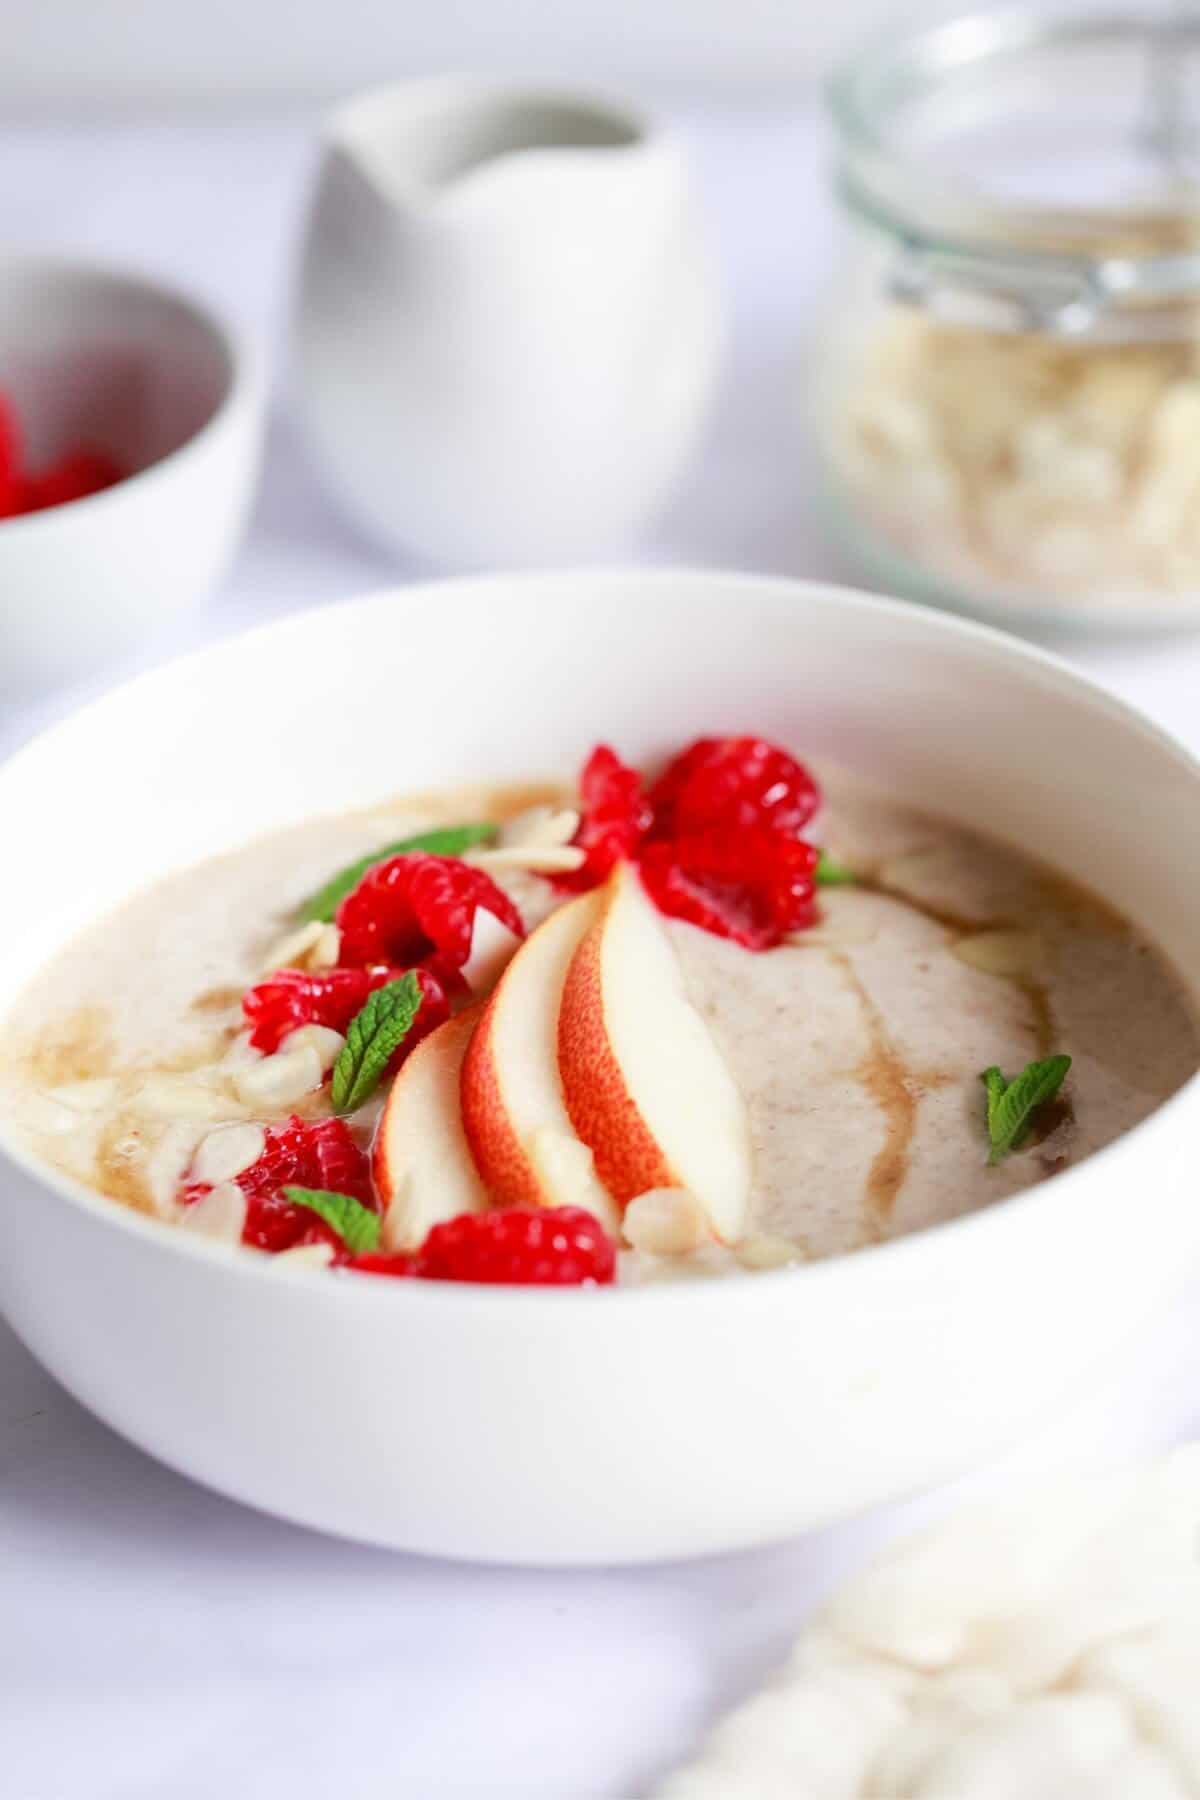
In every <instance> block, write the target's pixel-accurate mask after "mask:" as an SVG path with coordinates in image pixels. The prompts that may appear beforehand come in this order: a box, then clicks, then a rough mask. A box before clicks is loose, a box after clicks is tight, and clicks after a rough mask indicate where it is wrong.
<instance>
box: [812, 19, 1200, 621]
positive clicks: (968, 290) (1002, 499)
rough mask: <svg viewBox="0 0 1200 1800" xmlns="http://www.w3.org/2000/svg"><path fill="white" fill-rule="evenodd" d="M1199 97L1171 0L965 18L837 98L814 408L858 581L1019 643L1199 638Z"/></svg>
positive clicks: (855, 66) (867, 60) (893, 53)
mask: <svg viewBox="0 0 1200 1800" xmlns="http://www.w3.org/2000/svg"><path fill="white" fill-rule="evenodd" d="M1193 81H1195V87H1193ZM1193 92H1195V93H1196V94H1197V95H1200V8H1197V10H1196V11H1191V10H1190V9H1189V6H1188V0H1178V4H1177V5H1176V6H1175V8H1174V10H1172V9H1171V7H1170V4H1169V0H1165V3H1164V6H1163V7H1160V8H1159V9H1157V10H1156V11H1154V12H1149V11H1148V12H1146V13H1145V14H1138V13H1136V12H1133V11H1130V12H1127V13H1125V14H1111V13H1106V14H1103V15H1100V14H1099V13H1094V12H1087V11H1082V12H1081V11H1080V9H1079V8H1078V7H1074V8H1070V9H1069V10H1068V9H1066V8H1064V7H1050V6H1043V7H1041V8H1040V9H1037V10H1021V11H1012V10H1005V11H998V12H993V13H988V14H977V15H974V16H971V17H959V18H956V19H951V20H949V21H947V22H943V23H940V24H937V25H933V26H929V27H927V28H925V29H923V30H921V31H917V32H913V33H911V34H910V35H908V36H905V37H900V38H895V37H894V38H892V39H891V40H890V41H889V42H887V43H881V44H880V45H879V46H878V47H877V48H875V49H873V50H871V51H869V52H867V53H866V54H863V55H860V56H859V57H858V58H856V59H855V60H854V62H853V63H851V64H849V65H848V66H847V67H846V68H845V69H844V70H843V71H842V72H841V74H840V75H839V76H838V77H837V78H836V79H835V81H834V83H833V86H832V89H831V96H832V108H833V114H834V119H835V122H836V128H837V133H838V152H839V154H838V163H837V189H838V196H839V200H840V204H841V209H842V214H843V219H844V224H845V228H846V236H847V239H848V243H847V253H846V256H845V259H844V264H843V273H842V277H841V280H840V282H839V285H838V289H837V292H836V295H835V302H836V303H835V305H834V306H833V307H832V308H831V309H830V316H829V320H828V323H827V325H826V328H825V333H824V337H823V341H822V343H821V345H820V351H821V354H820V355H819V356H818V357H817V358H816V359H815V360H816V370H817V374H816V377H815V382H816V391H815V394H814V399H815V402H816V407H817V419H818V430H819V435H820V442H821V467H822V472H823V477H824V483H825V487H826V497H827V504H828V511H829V515H830V518H831V521H832V523H833V526H834V528H835V530H836V532H837V534H838V536H839V537H840V538H841V539H842V540H843V542H844V544H845V546H846V547H847V549H848V550H849V552H850V553H851V555H852V556H853V557H854V559H855V560H856V561H857V563H858V564H859V566H860V568H861V569H862V570H863V572H864V573H865V574H866V575H867V576H868V577H869V578H870V580H871V581H872V582H873V584H874V585H877V586H882V587H884V588H887V589H891V590H893V591H899V592H904V593H907V594H910V595H912V596H914V597H917V598H922V599H929V600H934V601H937V602H939V603H941V604H945V605H951V606H955V607H959V608H963V609H966V610H970V611H974V612H977V613H984V614H986V615H987V616H989V617H991V618H993V619H997V620H1001V621H1003V622H1005V623H1008V624H1010V625H1016V626H1021V625H1024V626H1040V625H1045V624H1046V623H1055V624H1061V623H1063V622H1064V621H1074V622H1076V623H1078V624H1080V625H1086V626H1088V627H1096V626H1100V625H1108V626H1119V627H1121V628H1128V627H1130V626H1134V627H1148V628H1152V629H1161V628H1164V627H1172V626H1178V625H1182V624H1189V625H1198V624H1200V104H1197V105H1193V103H1192V99H1193Z"/></svg>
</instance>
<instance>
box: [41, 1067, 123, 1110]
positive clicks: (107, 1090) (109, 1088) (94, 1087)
mask: <svg viewBox="0 0 1200 1800" xmlns="http://www.w3.org/2000/svg"><path fill="white" fill-rule="evenodd" d="M120 1091H121V1084H120V1082H119V1081H118V1080H117V1078H116V1076H115V1075H93V1076H91V1077H90V1078H89V1079H87V1080H84V1081H64V1082H63V1083H62V1084H61V1085H60V1086H59V1087H54V1088H49V1089H48V1090H47V1094H48V1098H49V1099H51V1100H54V1101H56V1102H57V1104H58V1105H59V1106H69V1107H70V1108H71V1110H72V1112H79V1113H96V1112H103V1111H104V1109H105V1108H106V1107H108V1106H111V1105H112V1104H113V1102H114V1100H115V1099H116V1098H117V1095H118V1094H119V1093H120Z"/></svg>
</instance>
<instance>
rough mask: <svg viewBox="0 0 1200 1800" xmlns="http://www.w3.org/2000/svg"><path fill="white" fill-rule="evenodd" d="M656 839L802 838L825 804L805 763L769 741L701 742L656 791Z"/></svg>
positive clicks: (653, 797) (652, 793) (682, 757)
mask: <svg viewBox="0 0 1200 1800" xmlns="http://www.w3.org/2000/svg"><path fill="white" fill-rule="evenodd" d="M650 799H651V802H652V803H653V806H654V836H655V837H658V838H683V837H693V836H695V835H696V834H697V833H700V832H707V831H714V830H718V829H720V830H738V831H745V830H750V829H762V830H769V831H778V832H784V833H786V834H787V835H788V836H790V837H796V836H798V835H799V833H800V832H801V831H803V829H804V827H805V826H806V825H807V824H808V822H809V820H810V819H811V818H812V816H813V814H814V813H815V812H816V810H817V807H818V806H819V805H820V803H821V795H820V790H819V789H818V787H817V784H816V782H815V781H814V780H813V778H812V776H811V775H810V774H809V772H808V770H807V769H806V768H805V767H804V766H803V764H801V763H798V762H797V761H796V759H795V758H794V757H792V756H789V755H788V753H787V751H786V750H780V749H778V748H776V746H775V745H774V744H768V743H767V742H766V741H765V739H763V738H753V737H740V738H697V740H696V742H695V743H694V744H692V745H690V746H689V748H688V749H686V750H684V751H682V752H681V754H680V755H679V756H677V757H676V758H675V759H674V761H673V762H671V763H669V764H668V765H667V767H666V768H665V769H664V770H663V772H662V774H661V775H660V776H659V778H658V780H657V781H656V782H655V783H654V786H653V787H652V788H651V790H650Z"/></svg>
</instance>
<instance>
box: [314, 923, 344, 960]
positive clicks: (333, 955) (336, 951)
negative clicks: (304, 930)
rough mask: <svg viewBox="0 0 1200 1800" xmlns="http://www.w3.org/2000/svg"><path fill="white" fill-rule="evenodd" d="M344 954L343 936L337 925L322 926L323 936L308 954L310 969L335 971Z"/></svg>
mask: <svg viewBox="0 0 1200 1800" xmlns="http://www.w3.org/2000/svg"><path fill="white" fill-rule="evenodd" d="M341 953H342V934H341V931H340V929H339V928H338V926H336V925H322V927H321V935H320V937H319V938H318V939H317V941H316V943H315V944H314V945H313V947H312V949H311V950H310V951H309V953H308V966H309V968H310V969H335V968H336V967H337V962H338V957H339V956H340V955H341Z"/></svg>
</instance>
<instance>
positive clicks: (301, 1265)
mask: <svg viewBox="0 0 1200 1800" xmlns="http://www.w3.org/2000/svg"><path fill="white" fill-rule="evenodd" d="M332 1261H333V1245H332V1244H293V1245H292V1247H291V1249H290V1250H280V1251H279V1253H278V1254H277V1255H276V1256H273V1257H272V1258H271V1266H272V1268H275V1269H282V1270H283V1272H284V1274H285V1275H286V1274H288V1273H293V1272H294V1271H295V1270H297V1269H327V1268H328V1267H329V1265H330V1263H331V1262H332Z"/></svg>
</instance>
